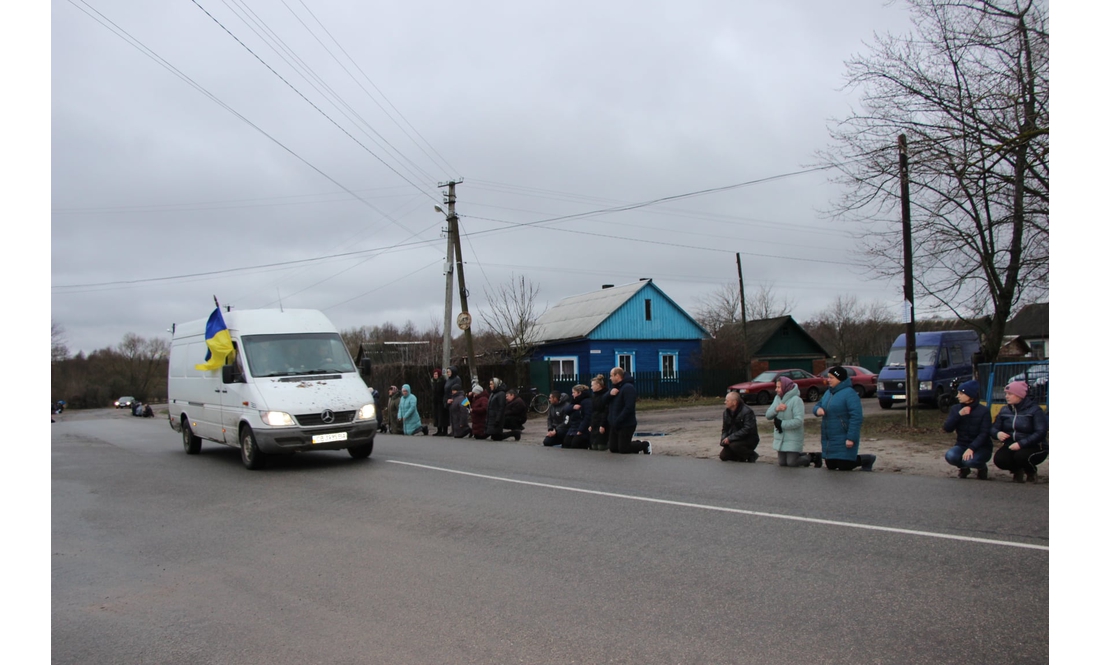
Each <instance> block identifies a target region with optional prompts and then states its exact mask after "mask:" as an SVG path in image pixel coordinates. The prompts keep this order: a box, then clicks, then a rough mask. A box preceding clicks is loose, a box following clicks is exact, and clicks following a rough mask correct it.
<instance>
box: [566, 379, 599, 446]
mask: <svg viewBox="0 0 1100 665" xmlns="http://www.w3.org/2000/svg"><path fill="white" fill-rule="evenodd" d="M591 421H592V391H591V390H589V389H588V386H586V385H583V384H577V385H575V386H573V406H572V407H570V412H569V431H567V432H566V433H565V443H563V444H561V447H562V448H588V447H589V445H590V439H589V432H588V424H589V423H590V422H591Z"/></svg>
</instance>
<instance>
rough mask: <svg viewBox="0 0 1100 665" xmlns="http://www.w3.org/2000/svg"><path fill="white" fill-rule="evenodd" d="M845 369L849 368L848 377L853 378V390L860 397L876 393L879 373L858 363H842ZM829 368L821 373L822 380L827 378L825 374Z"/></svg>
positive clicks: (871, 395)
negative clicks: (859, 365) (857, 364)
mask: <svg viewBox="0 0 1100 665" xmlns="http://www.w3.org/2000/svg"><path fill="white" fill-rule="evenodd" d="M841 367H843V368H844V369H846V370H848V378H849V379H851V380H852V390H854V391H856V394H857V395H859V397H860V399H862V398H864V397H873V396H874V395H875V391H876V387H877V386H878V383H877V382H878V374H875V373H874V372H872V371H871V370H869V369H867V368H865V367H858V366H856V365H841ZM828 371H829V370H825V371H824V372H822V373H821V374H820V376H821V378H822V380H824V379H825V374H826V373H828Z"/></svg>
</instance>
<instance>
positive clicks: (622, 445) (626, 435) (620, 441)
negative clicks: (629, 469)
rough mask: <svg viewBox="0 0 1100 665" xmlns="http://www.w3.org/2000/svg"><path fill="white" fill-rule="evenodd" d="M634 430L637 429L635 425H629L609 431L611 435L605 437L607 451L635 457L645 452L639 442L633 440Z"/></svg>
mask: <svg viewBox="0 0 1100 665" xmlns="http://www.w3.org/2000/svg"><path fill="white" fill-rule="evenodd" d="M636 429H638V426H637V425H631V426H630V427H624V428H622V429H613V430H611V434H610V435H609V436H608V437H607V444H608V450H610V451H611V452H613V453H619V454H621V455H636V454H638V453H640V452H642V451H643V450H645V446H643V445H642V442H641V441H634V440H633V439H634V430H636Z"/></svg>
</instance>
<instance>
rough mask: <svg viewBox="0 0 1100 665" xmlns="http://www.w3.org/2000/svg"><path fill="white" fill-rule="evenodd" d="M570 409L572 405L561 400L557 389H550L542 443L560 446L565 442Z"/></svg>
mask: <svg viewBox="0 0 1100 665" xmlns="http://www.w3.org/2000/svg"><path fill="white" fill-rule="evenodd" d="M572 409H573V405H572V404H570V403H569V402H568V401H566V400H563V399H562V395H561V393H560V392H559V391H557V390H552V391H550V408H549V409H547V411H546V437H545V438H543V440H542V445H544V446H558V447H559V448H560V447H561V446H562V444H563V443H565V434H566V432H568V431H569V415H570V414H571V413H572Z"/></svg>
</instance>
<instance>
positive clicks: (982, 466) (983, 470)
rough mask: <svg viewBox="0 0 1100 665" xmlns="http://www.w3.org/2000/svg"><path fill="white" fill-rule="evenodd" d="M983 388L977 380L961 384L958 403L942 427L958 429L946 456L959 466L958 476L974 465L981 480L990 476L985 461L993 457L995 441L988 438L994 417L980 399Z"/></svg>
mask: <svg viewBox="0 0 1100 665" xmlns="http://www.w3.org/2000/svg"><path fill="white" fill-rule="evenodd" d="M980 392H981V386H980V385H979V384H978V382H977V381H967V382H966V383H964V384H962V385H961V386H959V397H958V400H959V403H958V404H956V405H955V406H953V407H951V412H950V413H949V414H947V420H946V421H944V423H943V431H945V432H955V445H954V446H953V447H952V448H951V449H950V450H948V451H947V452H946V453H944V456H943V457H944V459H945V460H947V463H948V464H950V465H952V466H957V467H959V478H966V477H967V476H969V475H970V470H971V469H977V470H978V479H979V480H985V479H987V478H989V467H988V466H987V465H986V463H987V462H989V460H990V458H992V457H993V441H992V440H991V439H990V438H989V430H990V428H991V427H992V425H993V420H992V418H990V416H989V408H988V407H986V406H985V405H983V404H982V403H981V402H979V401H978V395H979V394H980Z"/></svg>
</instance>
